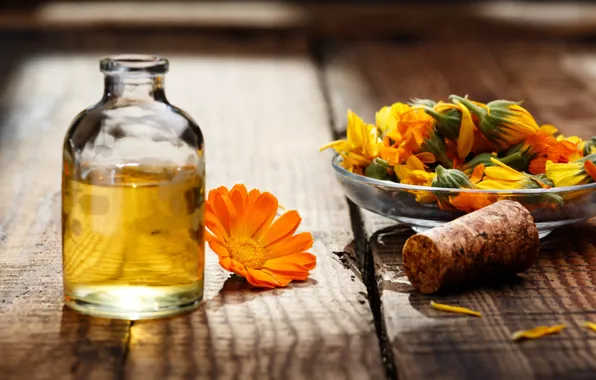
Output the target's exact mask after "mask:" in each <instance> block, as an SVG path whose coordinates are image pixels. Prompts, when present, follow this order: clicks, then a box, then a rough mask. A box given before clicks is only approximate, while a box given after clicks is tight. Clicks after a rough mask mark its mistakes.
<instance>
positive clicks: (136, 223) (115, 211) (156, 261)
mask: <svg viewBox="0 0 596 380" xmlns="http://www.w3.org/2000/svg"><path fill="white" fill-rule="evenodd" d="M79 177H80V179H77V178H71V176H70V175H69V174H68V173H67V172H65V175H64V179H63V181H64V183H63V194H62V196H63V198H62V200H63V213H64V215H63V218H62V234H63V259H64V288H65V289H64V292H65V302H66V304H67V305H68V306H70V307H72V308H74V309H77V310H79V311H82V312H84V313H88V314H93V315H98V316H105V317H112V318H125V319H141V318H158V317H163V316H167V315H172V314H176V313H178V312H182V311H185V310H188V309H190V308H193V307H195V306H196V304H197V303H198V302H199V301H200V299H201V298H202V295H203V272H204V241H203V199H204V179H203V176H202V175H200V174H199V171H198V170H196V168H194V167H189V168H168V167H153V166H138V165H135V166H118V167H109V168H105V167H102V168H96V169H93V168H81V169H80V170H79Z"/></svg>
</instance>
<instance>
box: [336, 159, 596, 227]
mask: <svg viewBox="0 0 596 380" xmlns="http://www.w3.org/2000/svg"><path fill="white" fill-rule="evenodd" d="M341 161H342V158H341V156H335V157H334V158H333V160H332V165H333V168H334V169H335V172H336V176H337V179H338V180H339V182H340V183H341V184H342V186H343V188H344V192H345V194H346V196H347V197H348V198H349V199H350V200H351V201H352V202H354V203H355V204H357V205H358V206H360V207H362V208H364V209H367V210H369V211H372V212H374V213H376V214H379V215H383V216H385V217H388V218H391V219H393V220H396V221H398V222H401V223H404V224H407V225H409V226H410V227H411V228H412V229H413V230H414V231H416V232H422V231H425V230H427V229H429V228H433V227H436V226H439V225H441V224H443V223H446V222H449V221H451V220H453V219H456V218H458V217H460V216H462V215H464V214H465V212H463V211H460V210H457V209H455V208H454V207H449V200H450V199H454V198H455V197H457V196H458V195H461V194H463V193H470V195H469V196H470V197H483V198H485V199H488V200H490V202H497V201H499V200H503V199H509V200H514V201H517V202H519V203H521V204H522V205H524V206H525V207H526V208H527V209H528V210H530V212H531V213H532V216H533V217H534V220H535V222H536V226H537V227H538V231H539V234H540V238H543V237H545V236H547V235H548V234H549V233H551V232H552V231H553V230H554V229H555V228H558V227H561V226H564V225H566V224H571V223H575V222H579V221H582V220H586V219H589V218H591V217H593V216H595V215H596V183H591V184H587V185H579V186H570V187H557V188H551V189H536V190H535V189H522V190H474V189H443V188H437V187H427V186H415V185H405V184H400V183H395V182H391V181H383V180H378V179H374V178H369V177H365V176H362V175H359V174H354V173H351V172H349V171H347V170H346V169H344V168H343V167H342V166H341ZM417 197H418V198H419V199H420V200H421V201H417V200H416V198H417ZM438 200H443V202H442V204H443V205H445V204H446V205H447V206H445V207H439V206H438V205H437V201H438Z"/></svg>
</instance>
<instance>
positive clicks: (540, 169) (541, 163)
mask: <svg viewBox="0 0 596 380" xmlns="http://www.w3.org/2000/svg"><path fill="white" fill-rule="evenodd" d="M546 161H548V158H547V157H538V158H535V159H533V160H532V161H530V166H529V168H528V170H529V171H530V173H532V174H543V173H545V172H546Z"/></svg>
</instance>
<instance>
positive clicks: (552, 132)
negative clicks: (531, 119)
mask: <svg viewBox="0 0 596 380" xmlns="http://www.w3.org/2000/svg"><path fill="white" fill-rule="evenodd" d="M540 130H541V131H543V132H545V133H547V134H548V135H549V136H554V135H555V133H557V132H558V131H559V130H558V129H557V127H555V126H554V125H551V124H543V125H541V126H540Z"/></svg>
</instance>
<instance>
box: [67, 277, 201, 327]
mask: <svg viewBox="0 0 596 380" xmlns="http://www.w3.org/2000/svg"><path fill="white" fill-rule="evenodd" d="M202 298H203V294H202V291H200V290H198V289H197V287H192V288H189V287H185V288H182V289H181V288H180V287H176V289H169V287H166V288H163V287H148V286H97V285H94V286H89V285H83V286H81V285H79V286H76V287H75V288H74V289H73V288H71V289H70V290H65V295H64V303H65V304H66V306H68V307H70V308H71V309H74V310H76V311H78V312H80V313H83V314H86V315H91V316H94V317H102V318H111V319H127V320H140V319H156V318H165V317H170V316H174V315H178V314H183V313H186V312H189V311H192V310H194V309H196V308H197V307H198V306H199V304H200V302H201V300H202Z"/></svg>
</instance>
